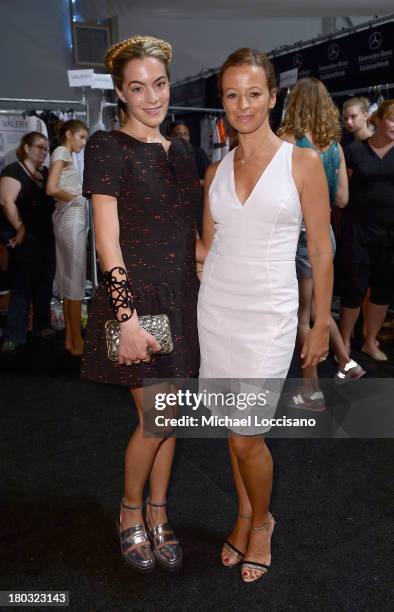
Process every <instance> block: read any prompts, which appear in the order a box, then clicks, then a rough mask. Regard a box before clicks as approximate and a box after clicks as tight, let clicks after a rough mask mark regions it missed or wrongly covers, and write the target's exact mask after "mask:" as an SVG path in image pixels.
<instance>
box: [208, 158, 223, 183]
mask: <svg viewBox="0 0 394 612" xmlns="http://www.w3.org/2000/svg"><path fill="white" fill-rule="evenodd" d="M219 164H220V161H216V162H213V164H211V165H210V166H208V168H207V169H206V171H205V185H210V184H211V183H212V181H213V179H214V177H215V174H216V170H217V169H218V166H219Z"/></svg>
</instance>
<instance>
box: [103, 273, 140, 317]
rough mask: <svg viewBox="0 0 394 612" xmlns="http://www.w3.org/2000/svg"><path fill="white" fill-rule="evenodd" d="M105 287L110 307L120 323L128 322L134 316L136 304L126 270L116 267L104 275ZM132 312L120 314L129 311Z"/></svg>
mask: <svg viewBox="0 0 394 612" xmlns="http://www.w3.org/2000/svg"><path fill="white" fill-rule="evenodd" d="M103 285H104V287H105V288H106V290H107V294H108V301H109V305H110V306H111V308H112V309H113V311H114V313H115V317H116V319H117V321H119V323H122V322H123V321H128V320H129V319H131V317H132V316H133V312H134V302H133V294H132V292H131V285H130V282H129V279H128V278H127V272H126V270H125V269H124V268H121V267H120V266H116V267H115V268H112V270H109V271H106V272H104V274H103ZM128 309H130V312H119V311H121V310H128Z"/></svg>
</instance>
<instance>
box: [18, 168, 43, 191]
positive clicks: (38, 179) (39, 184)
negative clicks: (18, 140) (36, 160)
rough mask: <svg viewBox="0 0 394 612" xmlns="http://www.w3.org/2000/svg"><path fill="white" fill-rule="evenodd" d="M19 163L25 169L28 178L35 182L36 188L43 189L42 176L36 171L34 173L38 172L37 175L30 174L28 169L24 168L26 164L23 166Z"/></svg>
mask: <svg viewBox="0 0 394 612" xmlns="http://www.w3.org/2000/svg"><path fill="white" fill-rule="evenodd" d="M19 163H20V164H21V166H22V167H23V168H24V169H25V171H26V172H27V174H28V175H29V176H30V178H31V179H32V180H33V181H34V182H35V184H36V185H37V187H41V188H42V187H44V180H43V177H42V174H41V173H40V172H38V170H36V172H38V174H36V173H35V172H32V171H31V170H30V168H29V167H28V166H26V164H24V163H23V162H19Z"/></svg>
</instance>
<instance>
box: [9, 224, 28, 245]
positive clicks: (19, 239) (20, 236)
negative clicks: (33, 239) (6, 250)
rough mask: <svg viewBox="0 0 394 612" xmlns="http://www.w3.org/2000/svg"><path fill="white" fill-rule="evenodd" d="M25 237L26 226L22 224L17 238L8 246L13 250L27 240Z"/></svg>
mask: <svg viewBox="0 0 394 612" xmlns="http://www.w3.org/2000/svg"><path fill="white" fill-rule="evenodd" d="M25 235H26V230H25V226H24V225H23V223H21V224H20V226H19V227H18V229H17V231H16V234H15V236H14V237H13V238H10V239H9V241H8V244H7V246H9V247H11V249H13V248H14V247H16V246H18V245H20V244H22V242H23V241H24V239H25Z"/></svg>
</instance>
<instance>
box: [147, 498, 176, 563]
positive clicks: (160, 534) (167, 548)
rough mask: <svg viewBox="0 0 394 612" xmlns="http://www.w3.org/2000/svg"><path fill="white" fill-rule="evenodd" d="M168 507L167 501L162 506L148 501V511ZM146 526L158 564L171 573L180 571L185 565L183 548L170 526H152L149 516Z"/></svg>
mask: <svg viewBox="0 0 394 612" xmlns="http://www.w3.org/2000/svg"><path fill="white" fill-rule="evenodd" d="M166 505H167V501H166V500H165V501H164V502H162V503H160V504H154V503H153V502H151V501H150V500H149V499H148V500H147V501H146V509H148V506H151V507H152V508H164V507H165V506H166ZM146 525H147V528H148V534H149V537H150V540H151V543H152V548H153V554H154V556H155V559H156V562H157V563H158V564H159V565H160V567H162V568H163V569H165V570H167V571H169V572H176V571H178V570H179V569H180V568H181V566H182V563H183V554H182V548H181V545H180V543H179V541H178V540H177V538H176V537H175V534H174V532H173V530H172V529H171V527H170V524H169V523H168V522H166V523H159V524H158V525H154V526H151V525H150V522H149V519H148V516H146Z"/></svg>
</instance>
